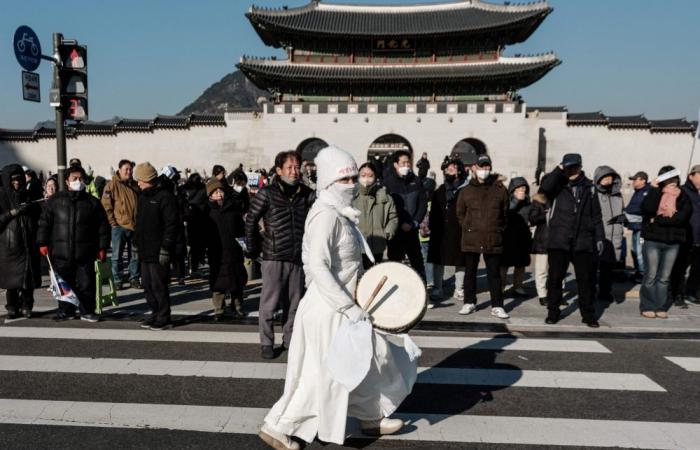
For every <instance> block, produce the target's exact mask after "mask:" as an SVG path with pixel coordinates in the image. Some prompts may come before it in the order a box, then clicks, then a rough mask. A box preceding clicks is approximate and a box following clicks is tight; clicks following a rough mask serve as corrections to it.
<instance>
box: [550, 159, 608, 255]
mask: <svg viewBox="0 0 700 450" xmlns="http://www.w3.org/2000/svg"><path fill="white" fill-rule="evenodd" d="M540 192H541V193H543V194H544V195H545V196H546V197H547V198H548V199H554V200H553V201H552V208H551V209H550V212H549V236H548V239H547V250H564V251H569V252H570V251H575V252H588V253H597V243H598V242H603V241H604V240H605V230H604V229H603V219H602V217H601V212H600V203H598V198H597V196H596V195H595V194H596V191H595V187H594V186H593V183H592V182H591V180H589V179H588V178H586V176H585V174H584V173H583V172H581V175H580V176H579V178H578V180H577V181H576V184H574V185H572V184H571V183H569V179H568V177H567V176H566V174H565V173H564V171H563V170H561V169H560V168H559V167H557V168H555V169H554V170H553V171H552V172H551V173H549V174H548V175H546V176H545V177H544V178H543V179H542V183H541V184H540ZM574 192H576V195H574Z"/></svg>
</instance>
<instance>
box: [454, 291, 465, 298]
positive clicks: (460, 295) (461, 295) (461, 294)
mask: <svg viewBox="0 0 700 450" xmlns="http://www.w3.org/2000/svg"><path fill="white" fill-rule="evenodd" d="M452 298H454V299H455V300H464V289H455V292H454V294H452Z"/></svg>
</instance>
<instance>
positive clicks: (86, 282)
mask: <svg viewBox="0 0 700 450" xmlns="http://www.w3.org/2000/svg"><path fill="white" fill-rule="evenodd" d="M65 183H66V184H67V185H68V190H66V191H61V192H58V193H56V194H55V195H54V196H53V197H51V198H50V199H49V200H48V201H47V202H46V206H45V207H44V211H43V212H42V214H41V219H40V220H39V232H38V235H37V242H38V244H39V251H40V252H41V254H42V255H44V256H46V255H49V257H50V258H51V262H52V264H53V268H54V270H55V271H56V273H58V275H59V276H60V277H61V278H63V279H64V280H65V281H66V283H68V284H69V285H70V286H71V288H73V291H74V292H75V294H76V295H77V296H78V300H79V301H80V319H81V320H85V321H88V322H97V321H98V320H99V317H98V316H97V315H95V306H96V304H95V259H99V260H100V261H104V259H105V256H106V249H107V248H109V245H110V241H111V228H110V226H109V221H108V220H107V214H106V213H105V210H104V208H103V207H102V204H101V203H100V201H99V200H98V199H96V198H95V197H93V196H92V195H90V194H88V193H87V192H86V191H85V170H84V169H83V168H82V167H80V166H71V167H69V168H68V169H67V170H66V180H65ZM58 305H59V312H58V314H57V316H56V319H58V320H68V319H72V318H73V317H74V316H75V306H74V305H73V304H71V303H68V302H59V303H58Z"/></svg>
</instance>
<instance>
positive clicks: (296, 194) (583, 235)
mask: <svg viewBox="0 0 700 450" xmlns="http://www.w3.org/2000/svg"><path fill="white" fill-rule="evenodd" d="M430 168H431V165H430V162H429V161H428V158H427V155H425V154H423V155H422V157H421V158H420V159H419V160H418V161H413V158H412V154H411V153H410V152H408V151H404V150H398V151H395V152H393V154H391V155H390V156H387V157H385V158H384V159H382V158H379V157H376V158H372V159H370V160H369V161H367V162H366V163H364V164H362V165H361V166H360V167H359V169H358V173H357V175H356V176H353V180H351V181H352V183H350V184H349V187H348V188H347V190H346V191H343V192H342V193H339V194H337V195H344V196H349V197H350V203H351V206H352V208H354V209H355V210H357V211H358V216H357V225H358V229H359V230H360V232H361V233H362V235H363V236H364V237H365V239H366V241H367V243H368V248H369V252H370V253H371V255H363V266H364V268H365V269H366V268H368V267H370V266H371V265H372V264H377V263H380V262H382V261H383V260H390V261H399V262H406V263H407V264H410V266H411V267H412V268H413V269H414V270H415V271H416V272H417V273H418V274H419V275H420V276H421V278H422V279H423V280H424V281H425V284H426V289H427V291H428V294H429V298H430V300H431V301H430V303H429V307H432V306H434V305H435V304H437V303H439V302H441V301H442V300H444V299H445V298H446V297H447V295H448V292H449V291H448V289H447V288H446V285H445V283H446V281H445V279H444V278H445V273H446V268H448V267H449V268H451V269H450V270H451V271H453V272H454V290H453V291H452V292H451V295H452V297H453V298H454V299H456V300H458V301H460V302H463V303H464V304H463V306H462V307H461V309H460V310H459V313H460V314H463V315H467V314H473V313H475V312H476V311H477V305H476V304H477V293H478V289H477V272H478V268H479V266H480V263H481V260H482V259H483V263H484V267H485V273H486V279H487V281H488V294H489V301H490V306H491V308H490V313H491V314H492V315H493V316H495V317H497V318H500V319H507V318H509V312H508V311H506V309H505V308H504V298H507V297H508V295H512V296H522V297H528V296H529V291H528V289H526V287H525V281H526V279H527V277H526V270H527V268H528V267H530V266H531V265H532V267H533V269H532V277H533V279H534V285H535V288H536V293H537V297H538V298H539V302H540V303H541V304H542V306H544V307H546V308H547V312H546V323H548V324H555V323H557V322H558V320H559V319H560V314H561V313H560V310H561V307H562V305H566V302H565V301H564V300H563V290H564V287H565V280H566V276H567V274H568V269H569V266H570V265H573V269H574V272H575V277H576V286H577V291H578V292H577V294H578V306H579V309H580V313H581V316H582V319H583V322H584V323H586V324H587V325H588V326H590V327H598V326H599V325H598V321H597V318H596V313H595V302H596V301H601V302H607V303H612V302H615V301H616V295H615V293H614V289H613V285H614V282H615V281H616V280H618V278H619V276H620V274H623V273H624V269H625V261H626V257H627V248H628V245H627V242H628V239H627V236H630V237H631V239H630V241H631V242H630V244H629V248H630V250H631V256H632V261H633V267H634V272H633V274H631V275H630V277H629V278H631V279H633V280H634V281H635V282H638V283H641V291H640V299H641V301H640V313H641V315H642V316H644V317H646V318H650V319H651V318H667V317H668V311H669V308H670V307H671V306H672V305H675V306H676V307H680V308H687V307H688V305H697V304H699V303H700V302H699V301H698V288H699V287H700V166H694V167H693V168H692V169H691V170H690V173H689V175H688V176H687V179H686V181H685V183H682V182H681V174H680V171H679V170H677V169H676V168H674V167H671V166H666V167H663V168H661V169H660V170H659V171H658V175H657V176H656V177H654V179H653V180H650V179H649V176H648V175H647V174H646V173H644V172H638V173H637V174H635V175H634V176H633V177H631V178H630V181H631V183H632V186H633V189H634V194H633V195H632V196H631V199H630V200H629V201H628V202H627V203H626V204H625V201H624V199H623V195H622V187H623V179H622V177H621V176H620V175H619V174H618V173H617V172H616V171H615V170H614V169H613V168H611V167H608V166H599V167H597V168H596V169H595V170H594V171H593V178H592V179H591V178H588V177H587V176H586V173H585V172H584V171H583V160H582V157H581V155H579V154H574V153H572V154H567V155H565V156H564V158H563V159H562V161H561V164H559V165H558V166H557V167H555V168H554V170H552V171H551V172H550V173H548V174H545V175H544V176H542V177H541V179H540V180H537V181H536V183H533V184H532V185H531V184H530V183H529V182H528V181H527V180H526V179H525V178H521V177H515V178H512V179H510V180H507V179H506V178H505V177H504V176H502V175H500V174H499V173H498V172H496V171H495V165H494V163H493V161H492V160H491V158H490V157H489V156H488V155H486V154H482V155H476V154H467V155H466V157H465V156H462V159H460V158H459V157H457V156H456V155H452V156H450V157H446V158H445V160H444V161H443V162H442V164H441V167H440V170H441V171H442V177H441V180H442V183H441V184H440V185H437V183H436V178H437V177H436V176H435V172H434V171H431V169H430ZM114 172H115V173H114V174H113V176H112V178H111V179H110V180H109V181H107V180H105V179H104V178H102V177H99V176H93V174H92V173H91V170H88V171H86V170H85V169H84V168H83V165H82V163H81V161H80V160H77V159H74V160H71V162H70V166H69V168H68V169H66V170H65V176H64V179H62V180H59V179H58V177H57V176H56V175H53V176H50V177H49V178H48V179H46V180H43V174H42V175H41V176H37V174H36V173H35V172H33V171H32V170H31V169H29V168H26V167H22V166H20V165H18V164H10V165H7V166H5V167H4V168H3V169H2V172H1V174H0V236H1V237H2V239H1V240H0V264H1V265H2V267H3V270H2V271H0V288H2V289H5V290H6V297H7V299H6V300H7V304H6V309H7V313H8V317H9V318H15V317H20V316H24V317H30V316H31V314H32V308H33V304H34V295H33V291H34V289H36V288H38V287H40V286H41V282H42V281H41V274H42V259H43V258H48V259H50V261H51V263H52V267H53V269H54V270H55V272H56V273H57V274H58V275H60V277H61V278H63V279H64V280H65V281H66V282H67V283H68V284H69V285H70V286H71V287H72V288H73V290H74V291H75V293H76V295H77V297H78V299H79V300H80V304H79V306H77V307H76V306H75V305H72V304H70V303H67V302H59V309H58V313H57V316H56V319H57V320H70V319H73V318H76V317H78V316H79V317H80V319H82V320H85V321H89V322H96V321H98V320H99V319H100V318H99V317H98V316H97V315H96V314H95V291H96V286H95V260H98V261H105V259H106V258H107V256H108V254H109V252H110V250H111V267H112V271H113V277H114V281H115V283H116V285H117V287H118V288H119V289H122V288H125V287H130V288H135V289H143V290H144V293H145V297H146V300H147V302H148V305H149V307H150V308H151V311H152V314H151V316H149V318H148V319H146V320H145V321H143V322H142V324H141V326H142V327H144V328H149V329H152V330H160V329H163V328H167V327H169V326H171V318H170V297H169V285H170V284H171V281H172V282H174V283H178V284H181V285H184V284H185V279H186V278H188V277H190V278H205V277H206V278H208V281H209V285H210V289H211V293H212V304H213V309H214V315H215V319H216V320H220V319H222V318H223V317H225V315H226V314H231V315H233V316H243V315H245V309H246V308H245V305H244V300H245V296H244V288H245V286H246V283H247V281H248V278H249V277H250V275H251V270H250V269H249V267H250V266H253V265H256V264H258V263H259V266H260V267H259V270H260V272H261V274H262V280H263V283H262V293H261V297H260V305H259V326H260V342H261V349H262V350H261V351H262V356H263V357H264V358H274V357H275V356H276V355H278V354H279V352H280V351H283V350H285V349H287V348H289V345H290V340H291V336H292V332H293V324H294V317H295V313H296V311H297V309H298V306H299V302H300V300H301V298H302V297H303V295H304V293H305V290H306V286H307V282H306V280H305V271H304V265H303V261H302V242H303V236H304V229H305V223H306V220H307V214H308V212H309V211H310V209H311V207H312V205H313V203H314V202H315V201H316V199H317V196H318V195H317V192H318V189H319V188H318V183H319V181H318V179H317V173H316V163H315V162H314V161H302V157H301V155H300V154H298V153H296V152H294V151H286V152H281V153H279V154H278V155H277V157H276V158H275V161H274V167H273V168H272V169H271V170H258V171H252V170H248V171H246V170H244V168H243V165H239V166H238V167H237V168H236V169H235V170H234V171H233V172H231V173H230V174H229V173H228V172H227V170H226V169H225V168H224V167H223V166H222V165H215V166H214V167H213V168H212V171H211V176H209V177H207V176H206V175H201V174H199V173H192V172H190V171H189V169H188V170H186V171H185V173H184V176H182V175H181V172H180V171H179V170H178V169H177V168H175V167H174V166H172V165H166V166H165V167H163V168H161V169H160V170H157V169H156V168H155V167H153V166H152V165H151V164H150V163H148V162H143V163H140V164H135V163H134V162H133V161H130V160H127V159H124V160H122V161H119V163H118V166H117V170H115V171H114ZM251 174H253V175H254V177H253V176H251ZM506 181H508V183H507V184H506ZM59 184H63V185H64V186H65V189H59ZM370 256H371V257H370ZM533 263H534V264H533ZM206 268H208V270H205V269H206ZM511 268H512V271H513V275H512V280H513V281H512V287H511V288H510V289H506V287H507V286H508V283H507V282H506V280H507V278H508V275H509V272H510V270H511ZM227 298H230V306H229V308H230V309H228V310H227V305H226V299H227ZM280 308H281V310H282V317H281V318H282V323H283V339H282V343H281V346H279V347H277V348H275V342H274V340H275V338H274V336H275V334H274V328H273V322H274V320H273V319H274V318H275V316H276V312H277V311H278V310H279V309H280ZM228 311H230V312H228Z"/></svg>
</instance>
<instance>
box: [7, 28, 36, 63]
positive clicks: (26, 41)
mask: <svg viewBox="0 0 700 450" xmlns="http://www.w3.org/2000/svg"><path fill="white" fill-rule="evenodd" d="M12 46H13V47H14V48H15V57H17V62H18V63H19V65H20V66H22V67H23V68H24V70H28V71H29V72H33V71H35V70H36V69H37V68H38V67H39V64H41V44H40V43H39V37H38V36H37V35H36V33H35V32H34V30H32V29H31V28H29V27H28V26H26V25H22V26H21V27H19V28H17V31H15V38H14V40H13V43H12Z"/></svg>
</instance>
